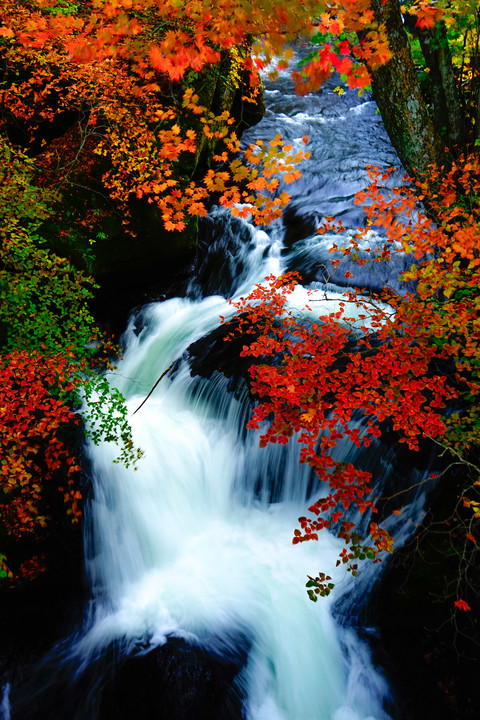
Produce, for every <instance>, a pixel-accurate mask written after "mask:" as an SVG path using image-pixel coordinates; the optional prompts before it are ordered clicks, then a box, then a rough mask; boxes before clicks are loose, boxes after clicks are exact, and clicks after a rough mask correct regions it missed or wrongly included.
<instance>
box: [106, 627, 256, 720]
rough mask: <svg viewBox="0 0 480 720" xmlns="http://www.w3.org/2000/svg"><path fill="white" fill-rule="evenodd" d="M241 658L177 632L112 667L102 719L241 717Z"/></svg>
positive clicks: (231, 719)
mask: <svg viewBox="0 0 480 720" xmlns="http://www.w3.org/2000/svg"><path fill="white" fill-rule="evenodd" d="M240 669H241V660H240V659H239V658H232V659H227V660H225V659H221V658H220V657H216V656H215V655H212V654H210V653H208V652H207V651H206V650H204V649H202V648H200V647H198V646H194V645H189V644H188V643H186V642H185V641H184V640H181V639H178V638H173V639H170V640H169V641H168V643H166V644H165V645H163V646H161V647H157V648H155V649H154V650H152V651H150V652H148V653H147V654H145V655H136V656H131V657H127V658H126V659H125V660H123V662H121V663H120V664H119V666H118V667H117V668H114V669H112V672H111V676H110V678H109V680H108V682H107V683H106V685H105V687H104V689H103V694H102V700H101V704H100V712H99V715H98V720H214V719H215V720H241V718H242V700H241V697H240V695H239V692H238V690H237V689H236V688H235V685H234V679H235V676H236V675H237V674H238V672H239V670H240Z"/></svg>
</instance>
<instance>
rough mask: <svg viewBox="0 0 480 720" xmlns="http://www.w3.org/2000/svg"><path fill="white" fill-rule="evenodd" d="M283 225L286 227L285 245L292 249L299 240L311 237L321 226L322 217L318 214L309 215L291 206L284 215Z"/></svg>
mask: <svg viewBox="0 0 480 720" xmlns="http://www.w3.org/2000/svg"><path fill="white" fill-rule="evenodd" d="M282 219H283V225H284V227H285V237H284V240H283V242H284V245H285V247H290V246H291V245H293V244H294V243H296V242H298V241H299V240H303V239H304V238H306V237H310V235H313V234H314V233H315V230H316V229H317V228H318V227H319V225H320V220H321V216H320V215H317V214H313V215H307V214H305V211H303V212H302V209H301V208H297V207H296V206H295V205H293V204H290V205H288V207H287V208H286V209H285V212H284V213H283V218H282Z"/></svg>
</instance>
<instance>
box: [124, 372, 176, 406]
mask: <svg viewBox="0 0 480 720" xmlns="http://www.w3.org/2000/svg"><path fill="white" fill-rule="evenodd" d="M173 365H174V363H172V364H171V365H169V366H168V367H167V369H166V370H164V371H163V373H162V374H161V375H160V377H159V378H158V380H157V382H156V383H155V385H154V386H153V387H152V389H151V390H150V392H149V393H148V395H147V397H146V398H145V400H143V401H142V402H141V403H140V405H139V406H138V408H137V409H136V410H135V412H133V413H132V415H135V413H137V412H138V411H139V410H140V408H142V407H143V406H144V405H145V403H146V402H147V400H148V398H149V397H150V395H151V394H152V393H153V391H154V390H155V388H156V387H157V385H158V383H159V382H160V380H161V379H162V378H163V377H165V375H166V374H167V372H168V371H169V370H171V368H172V367H173Z"/></svg>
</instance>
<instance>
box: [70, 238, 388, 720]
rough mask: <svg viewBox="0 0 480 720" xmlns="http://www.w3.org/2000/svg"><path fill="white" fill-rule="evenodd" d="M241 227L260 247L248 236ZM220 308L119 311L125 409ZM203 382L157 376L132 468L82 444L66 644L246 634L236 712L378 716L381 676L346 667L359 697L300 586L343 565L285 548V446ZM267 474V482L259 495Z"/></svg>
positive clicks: (188, 305)
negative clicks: (273, 494) (75, 581)
mask: <svg viewBox="0 0 480 720" xmlns="http://www.w3.org/2000/svg"><path fill="white" fill-rule="evenodd" d="M253 235H254V238H255V233H253ZM256 235H257V240H258V242H259V243H260V244H261V243H263V242H264V239H265V238H264V233H261V232H258V233H257V234H256ZM274 254H275V249H274ZM253 255H254V257H255V253H253ZM277 262H278V261H277ZM267 267H268V271H271V269H272V258H271V257H269V255H268V253H267V255H266V257H265V261H264V264H263V263H261V264H257V263H253V264H251V265H250V271H251V274H253V275H256V277H254V278H251V279H253V280H254V281H255V280H260V279H262V278H263V277H265V274H266V273H267ZM278 271H281V267H280V265H279V267H278ZM229 313H231V308H230V306H229V305H227V303H226V301H225V300H224V298H222V297H218V296H217V297H208V298H205V299H200V300H191V299H174V300H168V301H166V302H164V303H162V304H156V305H151V306H150V307H149V308H147V309H146V310H145V311H144V312H143V322H144V323H145V325H144V327H143V329H142V330H141V331H140V332H138V330H137V331H136V332H134V327H133V321H132V323H131V327H130V329H129V332H128V336H127V339H126V351H125V356H124V359H123V360H122V362H121V363H120V365H119V368H118V376H117V378H116V383H117V384H118V385H119V386H120V388H121V390H122V391H123V392H124V394H125V395H126V397H127V398H128V402H129V407H130V408H131V409H132V410H134V409H135V408H136V407H137V406H138V405H139V404H140V402H141V401H142V398H143V397H144V395H145V392H146V391H148V389H149V388H150V387H151V386H152V385H153V384H154V383H155V381H156V380H157V378H158V377H159V376H160V375H161V373H162V372H163V371H164V370H165V369H166V368H167V367H169V365H170V364H171V363H172V362H173V361H174V360H175V359H178V358H180V357H182V355H183V353H184V351H185V350H186V348H187V347H188V346H189V345H190V344H191V343H192V342H193V341H195V340H197V339H198V338H201V337H202V336H203V335H205V334H206V333H208V332H209V331H210V330H212V329H213V328H214V327H216V326H217V325H218V324H219V315H224V316H226V315H228V314H229ZM211 385H212V381H211V380H210V381H208V380H205V379H201V380H199V379H198V378H192V377H191V375H190V372H189V364H188V361H187V360H185V361H183V362H182V363H181V365H180V368H179V369H178V370H177V372H176V374H175V376H174V378H173V379H169V378H168V377H166V378H164V379H163V380H162V382H161V383H160V384H159V386H158V388H157V389H156V390H155V392H154V394H153V395H152V397H151V398H149V400H148V401H147V403H146V404H145V405H144V406H143V407H142V408H141V410H140V411H139V412H138V413H137V414H136V415H135V416H133V417H132V425H133V430H134V437H135V441H136V442H137V443H138V444H139V445H140V446H141V447H142V448H143V449H144V450H145V458H143V459H142V460H141V461H140V463H139V464H138V470H137V471H133V470H126V469H124V468H121V467H119V466H118V465H114V464H113V462H112V460H113V458H114V454H113V450H112V449H111V448H109V447H100V448H92V449H91V456H92V460H93V463H94V468H95V477H94V499H93V501H92V503H91V509H90V512H91V514H92V523H93V532H92V539H91V546H90V547H89V551H88V555H89V558H90V560H89V565H88V570H89V573H90V577H91V579H92V585H93V588H94V591H95V593H96V595H97V603H98V607H97V611H96V617H95V622H94V624H93V627H92V628H91V629H90V631H89V632H88V633H87V635H86V636H85V637H84V638H83V640H82V641H81V643H80V646H79V647H78V648H77V650H78V652H81V653H83V654H85V653H87V654H88V653H89V651H91V652H94V651H95V649H96V648H97V647H98V645H107V644H108V643H109V642H111V641H112V640H115V639H118V638H122V637H123V636H125V635H127V636H129V637H132V638H139V639H140V638H142V637H147V638H149V639H150V641H151V642H152V643H153V644H155V643H162V642H165V640H166V638H167V637H168V636H170V635H176V636H180V637H186V638H189V639H193V640H197V641H200V642H206V643H207V645H208V642H209V639H212V641H213V640H214V638H217V637H220V638H221V637H222V636H224V635H229V634H230V635H231V634H232V632H233V633H235V632H238V633H242V634H244V635H246V636H247V637H248V639H249V641H250V643H251V650H250V653H249V657H248V662H247V665H246V667H245V668H244V670H243V671H242V674H241V677H240V680H239V682H240V684H241V686H242V690H243V691H244V694H245V697H246V710H247V717H248V718H249V720H287V719H288V720H306V719H308V718H312V720H313V719H315V720H320V718H325V719H327V718H328V719H330V718H331V719H332V720H356V719H357V718H359V719H360V718H362V719H363V718H367V717H375V718H381V717H384V713H383V711H382V700H383V694H384V692H385V686H384V682H383V681H382V679H381V678H380V677H379V676H378V675H376V672H375V670H374V668H373V667H372V666H371V665H367V666H365V664H364V668H363V670H364V672H363V673H362V674H360V675H358V677H360V678H362V679H363V680H364V679H365V677H366V676H369V677H370V685H371V688H370V690H371V692H370V690H369V688H366V687H365V686H364V685H363V684H362V683H359V684H357V683H355V681H354V677H353V676H352V673H356V669H355V670H354V666H355V661H353V660H352V657H353V656H354V655H355V651H354V650H353V651H352V648H353V646H354V643H353V645H352V647H351V658H350V663H349V664H347V662H346V659H345V657H344V655H343V654H342V648H341V642H340V639H339V636H338V632H337V628H336V625H335V622H334V620H333V619H332V616H331V613H330V606H331V601H332V600H331V599H330V598H328V599H324V600H323V601H322V602H321V603H319V604H318V606H316V607H313V606H312V603H311V602H310V601H309V600H308V598H307V596H306V594H305V590H304V584H305V578H306V575H307V574H308V573H312V572H316V571H317V570H318V569H320V568H321V569H324V570H328V572H329V573H330V574H331V575H332V576H335V577H336V579H337V580H339V581H341V580H342V574H343V571H342V570H340V571H336V572H335V561H336V559H337V556H338V552H339V550H340V544H339V542H338V541H337V540H336V539H335V538H334V537H333V536H331V535H329V534H327V533H324V534H321V537H320V540H319V542H318V543H306V544H302V545H301V546H297V547H294V546H292V544H291V537H292V530H293V527H294V526H295V523H296V519H297V517H298V516H299V515H301V514H302V513H303V512H304V511H305V506H306V502H307V497H308V487H309V484H310V483H311V477H310V473H309V471H308V468H305V467H304V466H303V467H302V466H299V463H298V458H299V453H298V448H297V447H296V446H295V444H294V443H293V444H292V445H291V446H290V447H288V448H287V449H282V448H275V447H272V448H269V449H268V450H261V449H260V448H259V447H258V437H257V436H255V434H254V433H251V434H248V435H247V437H246V438H243V435H244V433H243V432H242V425H243V419H244V418H245V415H246V408H245V402H246V401H247V400H248V399H247V398H246V397H245V393H244V397H243V398H237V397H235V396H234V395H233V394H232V393H228V392H227V390H226V382H224V381H222V377H221V376H220V375H218V376H216V377H215V378H214V380H213V388H212V387H211ZM240 419H241V420H240ZM272 476H273V477H274V478H275V480H276V481H277V483H278V484H279V485H281V488H280V489H279V490H278V492H277V498H276V500H277V501H276V502H275V503H271V504H270V503H269V502H268V494H269V488H268V485H269V484H270V483H271V480H272ZM259 487H260V490H259V489H258V488H259ZM340 587H341V584H340ZM332 598H333V596H332ZM351 644H352V641H351ZM360 652H362V653H363V654H364V655H365V651H364V650H362V651H359V653H360ZM356 658H357V660H356V661H357V662H359V660H358V658H359V654H358V653H357V654H356ZM362 662H363V663H365V658H364V659H363V660H362Z"/></svg>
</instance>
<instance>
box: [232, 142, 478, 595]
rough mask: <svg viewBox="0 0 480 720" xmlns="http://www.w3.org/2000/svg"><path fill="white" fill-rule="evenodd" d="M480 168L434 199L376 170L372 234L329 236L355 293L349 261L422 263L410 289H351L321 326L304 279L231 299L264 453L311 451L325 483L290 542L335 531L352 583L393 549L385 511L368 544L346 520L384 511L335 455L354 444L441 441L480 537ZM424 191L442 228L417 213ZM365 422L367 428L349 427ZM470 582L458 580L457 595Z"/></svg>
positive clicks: (316, 585)
mask: <svg viewBox="0 0 480 720" xmlns="http://www.w3.org/2000/svg"><path fill="white" fill-rule="evenodd" d="M479 170H480V164H479V161H478V158H477V157H476V156H473V157H469V158H461V159H459V161H458V163H457V164H455V165H454V166H453V167H452V168H451V170H450V171H449V172H448V173H447V174H446V175H445V176H444V177H443V178H442V179H441V180H438V178H433V180H434V181H435V182H436V183H437V181H438V187H439V190H438V192H437V193H436V194H433V193H432V192H431V191H429V190H428V187H429V183H427V182H420V181H418V182H417V183H416V184H412V185H408V186H405V187H403V188H400V189H397V190H396V191H392V190H389V189H388V184H387V185H384V181H385V180H386V179H387V178H388V176H389V174H390V173H388V172H387V173H385V174H383V175H382V174H381V173H379V171H375V170H373V169H372V170H371V180H372V182H371V185H370V186H369V188H368V189H367V190H366V191H364V192H361V193H359V194H358V196H357V202H359V203H362V204H364V209H365V212H366V214H367V218H368V225H367V229H365V228H364V229H360V230H358V233H357V235H356V236H355V237H353V238H350V237H349V236H348V235H347V234H346V233H345V232H344V228H343V227H342V226H341V224H340V225H338V224H335V222H334V221H333V220H331V221H325V222H324V224H323V225H322V227H321V228H319V232H320V233H326V232H328V233H337V234H338V237H339V240H337V243H338V244H336V243H333V246H332V250H331V252H332V253H333V258H332V265H333V266H334V267H337V269H338V267H341V263H342V261H343V259H344V258H345V257H346V258H348V260H349V269H348V270H347V271H346V272H345V284H348V283H352V282H353V283H355V277H354V274H355V273H354V272H351V271H350V269H351V267H352V266H351V261H352V260H353V261H354V262H356V263H358V264H359V265H362V264H366V263H367V262H370V263H371V267H372V268H373V270H372V272H373V271H374V267H375V263H384V262H388V261H389V259H390V258H391V256H392V255H393V254H395V253H397V252H401V253H407V254H409V255H411V257H412V265H411V268H410V270H409V271H407V272H405V273H404V274H403V275H402V276H401V278H400V279H401V280H403V281H405V283H408V284H409V289H408V290H407V289H405V287H404V286H403V287H402V290H401V291H400V290H395V289H393V288H391V287H385V288H383V289H382V290H379V291H375V292H373V291H372V292H368V291H366V290H364V289H358V290H354V289H349V290H346V291H345V293H344V296H343V299H342V301H340V302H338V301H335V300H332V304H333V306H334V309H332V311H331V312H324V313H323V314H322V315H320V316H314V315H315V313H314V312H313V309H314V302H312V304H311V306H309V307H307V308H306V311H305V312H308V316H306V315H305V314H304V313H302V312H300V313H299V311H298V309H295V308H294V307H292V306H291V305H289V304H288V299H289V296H290V294H291V292H292V290H293V289H294V286H295V284H296V282H297V280H298V278H296V277H295V276H294V275H292V274H288V275H285V276H283V277H279V278H275V277H270V278H267V283H266V284H263V285H259V286H257V287H256V288H255V290H254V291H253V292H252V293H251V294H250V295H249V296H248V297H246V298H242V299H241V300H239V301H238V302H235V303H234V305H235V308H236V310H237V313H238V326H237V327H236V329H235V330H233V331H232V332H231V333H229V335H228V337H232V336H234V335H235V334H238V333H240V334H242V335H243V336H244V337H245V339H247V336H248V334H252V335H254V339H252V341H251V342H246V344H245V345H244V348H243V351H242V355H244V356H249V357H252V358H254V360H253V364H252V366H251V368H250V377H251V380H250V382H251V390H252V392H253V394H254V396H255V397H256V398H257V401H258V404H257V406H256V408H255V411H254V414H253V417H252V419H251V421H250V423H249V426H250V427H251V428H259V427H260V428H261V430H262V436H261V444H266V443H269V442H274V443H287V442H288V441H289V439H290V438H291V437H292V436H295V437H296V440H297V441H298V442H300V443H301V444H302V450H301V462H304V463H308V464H309V465H310V466H311V467H312V468H313V469H314V471H315V472H316V474H317V476H318V477H319V478H320V479H321V480H324V481H326V482H327V483H328V492H327V494H326V496H325V497H322V498H321V499H319V500H318V501H317V502H315V503H313V504H312V505H311V506H310V507H309V513H310V515H308V516H304V517H301V518H299V521H300V529H298V530H295V534H294V537H293V542H294V543H298V542H303V541H308V540H316V539H318V532H319V531H320V530H322V529H324V528H333V529H334V530H335V532H336V533H337V534H338V535H339V536H340V537H341V538H343V539H344V540H345V543H346V547H345V548H344V550H342V552H341V554H340V559H339V563H340V562H342V563H345V564H346V565H347V569H348V570H349V571H351V572H352V573H353V574H354V575H355V574H356V572H357V559H358V558H360V559H363V558H365V557H367V558H370V559H372V560H374V561H377V560H378V559H379V553H380V551H389V552H390V551H391V550H392V539H391V537H390V535H389V533H388V532H386V531H385V529H383V528H382V527H381V526H380V525H379V524H378V522H376V521H375V520H374V515H373V516H372V521H371V522H370V527H369V536H368V538H363V537H361V536H360V535H359V534H358V533H357V532H356V531H355V529H354V526H353V523H351V522H350V521H348V520H346V519H345V518H344V513H345V510H346V509H347V508H348V507H349V506H350V505H352V504H355V505H356V506H357V507H358V509H359V510H360V512H361V513H364V512H365V511H367V510H369V511H371V512H372V513H374V514H375V512H376V509H375V498H373V497H372V490H371V487H370V485H369V482H370V479H371V476H370V474H369V473H367V472H365V471H362V470H359V469H358V468H356V467H355V466H354V465H353V464H352V463H349V462H345V461H342V460H337V459H335V456H334V454H332V450H333V449H334V448H335V447H336V446H337V444H338V441H339V440H340V439H343V438H347V439H349V440H350V441H351V442H352V443H353V444H355V445H357V446H362V445H363V446H368V445H369V444H370V442H371V438H372V437H376V436H379V435H380V434H381V433H382V428H385V427H389V428H390V429H392V430H393V431H395V432H396V433H398V437H399V441H400V442H404V443H406V444H407V445H408V447H409V448H411V449H414V450H415V449H417V448H418V445H419V440H420V438H430V439H431V440H432V441H434V442H436V443H439V444H440V445H441V447H442V449H443V450H446V451H447V452H448V453H449V454H450V455H451V457H452V461H453V462H460V463H462V467H463V469H464V477H465V480H464V483H463V488H462V494H461V498H460V500H459V501H460V503H461V504H463V505H465V506H466V507H470V508H472V510H473V513H472V514H471V516H470V517H468V518H467V521H466V522H467V525H466V526H465V527H464V529H463V531H462V538H463V539H464V540H465V542H466V544H467V548H468V546H469V544H470V546H471V549H473V548H474V547H475V546H476V542H477V541H478V520H479V517H480V512H479V508H480V504H479V500H480V498H479V491H478V488H479V485H480V470H479V467H480V462H479V457H478V453H479V449H480V447H479V442H478V432H479V428H480V413H479V409H478V396H479V393H480V377H479V371H480V293H479V290H478V288H479V284H480V223H479V220H480V217H479V213H480V206H479V197H480V195H479V193H480V184H479V180H478V177H479ZM429 181H430V182H431V179H429ZM427 191H428V199H429V205H430V208H431V209H433V210H434V211H435V216H436V223H434V222H433V221H432V220H431V219H430V218H428V217H427V216H426V215H424V214H422V211H421V210H420V209H419V207H418V200H419V198H420V199H422V198H423V197H424V196H425V193H426V192H427ZM371 226H376V227H377V228H378V227H381V228H382V229H383V233H384V234H385V235H384V241H383V242H381V243H378V242H372V241H371V240H369V238H370V237H371V235H372V233H371ZM352 278H353V279H352ZM326 300H328V294H327V296H326ZM312 314H313V317H312ZM453 401H455V404H452V402H453ZM359 416H361V417H363V429H362V430H359V429H358V427H354V426H352V424H351V421H352V419H353V418H357V419H358V417H359ZM330 580H331V579H330V578H329V577H328V576H327V577H325V575H324V574H320V575H318V576H317V577H310V578H309V581H308V583H307V587H308V593H309V596H310V597H311V599H312V600H316V598H317V595H325V594H328V593H329V592H330V589H331V587H332V583H331V582H330ZM464 580H465V578H464V577H459V584H458V588H457V595H458V593H459V592H460V589H459V588H460V587H461V586H462V582H463V581H464ZM460 600H461V598H460V597H459V596H457V601H456V602H460ZM462 603H465V601H464V600H462ZM458 607H460V606H458ZM461 609H465V605H462V607H461Z"/></svg>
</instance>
